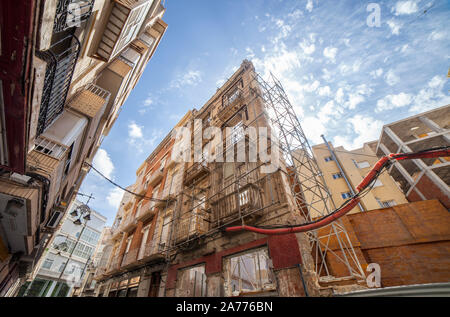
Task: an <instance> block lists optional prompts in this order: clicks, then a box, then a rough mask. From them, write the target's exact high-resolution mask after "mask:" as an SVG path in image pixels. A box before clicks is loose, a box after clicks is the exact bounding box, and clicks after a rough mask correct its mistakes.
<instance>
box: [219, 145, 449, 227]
mask: <svg viewBox="0 0 450 317" xmlns="http://www.w3.org/2000/svg"><path fill="white" fill-rule="evenodd" d="M446 156H450V149H447V150H430V151H423V152H418V153H396V154H393V153H392V154H389V155H387V156H384V157H382V158H381V159H380V160H379V161H378V162H377V163H376V164H375V165H374V167H373V168H372V169H371V170H370V172H369V173H368V174H367V176H366V177H364V179H363V180H362V181H361V183H360V184H359V185H358V186H357V187H356V189H357V190H358V192H359V193H360V192H361V191H362V190H363V189H364V188H366V187H367V186H368V185H369V184H370V183H371V182H372V181H373V180H374V178H375V176H376V175H377V174H378V173H379V172H380V171H381V169H382V168H383V167H384V165H386V164H387V163H388V161H390V160H411V159H416V158H434V157H446ZM359 201H360V198H359V197H354V198H353V199H352V200H350V201H349V202H348V203H347V204H346V205H344V206H343V207H342V208H341V209H340V210H339V211H337V212H335V213H332V214H329V215H327V216H325V217H323V218H322V219H320V220H318V221H315V222H313V223H308V224H305V225H299V226H297V227H290V228H279V229H263V228H257V227H252V226H246V225H243V226H235V227H228V228H226V229H225V231H227V232H234V231H241V230H247V231H253V232H256V233H261V234H266V235H281V234H288V233H297V232H305V231H310V230H315V229H319V228H321V227H324V226H326V225H328V224H330V223H331V222H333V221H334V220H336V219H338V218H340V217H342V216H343V215H345V214H346V213H348V212H349V211H350V210H352V209H353V208H354V207H355V206H356V205H357V204H358V203H359Z"/></svg>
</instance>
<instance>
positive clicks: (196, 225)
mask: <svg viewBox="0 0 450 317" xmlns="http://www.w3.org/2000/svg"><path fill="white" fill-rule="evenodd" d="M177 222H178V223H177V227H176V228H177V230H176V231H175V233H174V242H175V244H177V243H179V242H182V241H184V240H189V239H190V238H194V237H198V236H201V235H202V234H204V233H206V232H207V231H208V230H209V214H208V213H207V212H206V211H205V210H203V209H201V208H197V209H195V210H193V211H191V212H190V213H189V214H185V215H183V216H182V217H181V218H180V219H178V221H177Z"/></svg>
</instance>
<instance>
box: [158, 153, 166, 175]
mask: <svg viewBox="0 0 450 317" xmlns="http://www.w3.org/2000/svg"><path fill="white" fill-rule="evenodd" d="M166 161H167V156H164V157H163V158H162V160H161V164H160V165H159V170H160V171H161V172H162V171H163V170H164V166H165V165H166Z"/></svg>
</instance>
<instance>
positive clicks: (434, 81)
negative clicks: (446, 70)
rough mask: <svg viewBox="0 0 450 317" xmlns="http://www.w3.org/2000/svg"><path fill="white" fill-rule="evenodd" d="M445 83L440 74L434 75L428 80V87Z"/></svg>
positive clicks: (435, 86) (436, 86)
mask: <svg viewBox="0 0 450 317" xmlns="http://www.w3.org/2000/svg"><path fill="white" fill-rule="evenodd" d="M444 83H445V79H444V77H442V76H434V77H433V78H432V79H431V80H430V81H429V82H428V86H429V87H430V88H438V87H441V86H443V85H444Z"/></svg>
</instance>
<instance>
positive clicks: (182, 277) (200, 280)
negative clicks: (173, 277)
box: [175, 265, 206, 297]
mask: <svg viewBox="0 0 450 317" xmlns="http://www.w3.org/2000/svg"><path fill="white" fill-rule="evenodd" d="M177 280H178V282H177V287H176V290H175V296H177V297H205V296H206V275H205V266H204V265H201V266H196V267H191V268H188V269H182V270H179V271H178V279H177Z"/></svg>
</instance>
